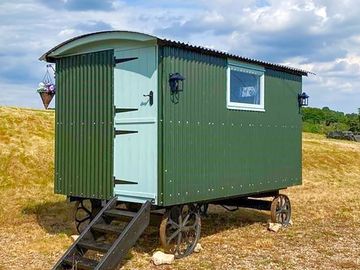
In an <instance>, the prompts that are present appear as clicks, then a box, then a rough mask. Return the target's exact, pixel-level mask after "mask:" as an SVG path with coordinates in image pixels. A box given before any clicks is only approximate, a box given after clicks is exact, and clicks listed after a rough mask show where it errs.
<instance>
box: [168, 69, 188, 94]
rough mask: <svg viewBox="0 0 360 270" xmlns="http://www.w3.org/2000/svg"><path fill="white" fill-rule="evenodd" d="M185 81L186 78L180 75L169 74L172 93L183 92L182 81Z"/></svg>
mask: <svg viewBox="0 0 360 270" xmlns="http://www.w3.org/2000/svg"><path fill="white" fill-rule="evenodd" d="M183 80H185V78H184V76H182V75H181V74H180V73H178V72H176V73H170V74H169V85H170V91H171V93H178V92H181V91H183V88H182V81H183Z"/></svg>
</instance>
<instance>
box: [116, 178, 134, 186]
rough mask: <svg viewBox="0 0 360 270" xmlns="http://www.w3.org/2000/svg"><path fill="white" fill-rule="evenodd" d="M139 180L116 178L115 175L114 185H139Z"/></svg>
mask: <svg viewBox="0 0 360 270" xmlns="http://www.w3.org/2000/svg"><path fill="white" fill-rule="evenodd" d="M137 184H138V182H133V181H128V180H122V179H115V177H114V185H137Z"/></svg>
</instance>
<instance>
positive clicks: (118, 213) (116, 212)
mask: <svg viewBox="0 0 360 270" xmlns="http://www.w3.org/2000/svg"><path fill="white" fill-rule="evenodd" d="M104 214H105V215H106V216H109V217H113V218H122V217H131V218H132V217H135V216H136V214H137V213H136V212H130V211H126V210H120V209H110V210H107V211H105V212H104Z"/></svg>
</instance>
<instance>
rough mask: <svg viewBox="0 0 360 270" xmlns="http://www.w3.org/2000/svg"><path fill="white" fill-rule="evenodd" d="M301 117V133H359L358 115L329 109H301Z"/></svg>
mask: <svg viewBox="0 0 360 270" xmlns="http://www.w3.org/2000/svg"><path fill="white" fill-rule="evenodd" d="M301 111H302V117H303V131H305V132H313V133H327V132H329V131H335V130H338V131H346V130H350V131H352V132H360V115H359V114H356V113H351V114H345V113H343V112H337V111H333V110H330V108H329V107H324V108H322V109H319V108H311V107H304V108H302V109H301Z"/></svg>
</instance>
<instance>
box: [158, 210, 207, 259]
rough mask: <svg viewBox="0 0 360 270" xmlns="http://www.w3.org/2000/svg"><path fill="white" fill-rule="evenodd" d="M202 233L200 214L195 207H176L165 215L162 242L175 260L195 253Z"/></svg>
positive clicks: (161, 227)
mask: <svg viewBox="0 0 360 270" xmlns="http://www.w3.org/2000/svg"><path fill="white" fill-rule="evenodd" d="M200 231H201V219H200V214H199V212H198V210H197V209H196V208H195V207H194V206H193V205H185V206H184V205H182V206H174V207H172V208H171V209H169V210H167V211H166V213H165V214H164V217H163V220H162V222H161V225H160V241H161V244H162V246H163V247H164V248H165V250H166V251H168V252H171V253H173V254H174V255H175V258H182V257H185V256H188V255H189V254H191V253H192V252H193V251H194V248H195V246H196V244H197V242H198V240H199V238H200Z"/></svg>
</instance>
